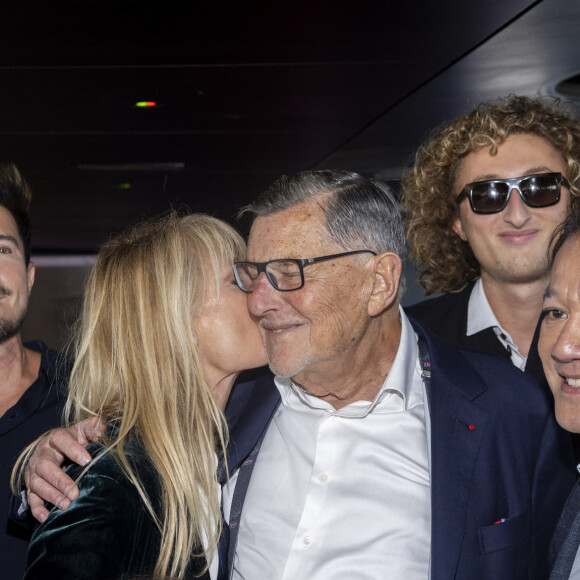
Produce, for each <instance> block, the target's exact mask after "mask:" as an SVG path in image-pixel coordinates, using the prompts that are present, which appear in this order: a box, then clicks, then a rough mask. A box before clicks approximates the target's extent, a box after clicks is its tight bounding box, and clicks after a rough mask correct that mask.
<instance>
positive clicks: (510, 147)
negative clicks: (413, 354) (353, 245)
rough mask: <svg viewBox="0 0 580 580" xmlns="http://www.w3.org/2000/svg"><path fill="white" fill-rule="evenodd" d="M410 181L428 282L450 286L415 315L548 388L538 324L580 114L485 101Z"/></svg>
mask: <svg viewBox="0 0 580 580" xmlns="http://www.w3.org/2000/svg"><path fill="white" fill-rule="evenodd" d="M402 188H403V206H404V208H405V225H406V228H407V237H408V240H409V246H410V248H411V258H412V259H413V261H414V262H415V265H416V267H417V269H418V270H419V272H420V282H421V284H422V285H423V286H424V288H425V292H426V294H436V293H443V295H442V296H439V297H437V298H434V299H431V300H426V301H424V302H421V303H419V304H416V305H414V306H411V307H408V308H407V309H406V310H407V313H408V314H409V315H410V316H412V317H414V318H415V319H416V320H418V321H419V322H421V323H422V324H423V325H425V326H426V327H428V328H429V329H431V330H432V331H433V332H435V333H437V334H439V335H440V336H441V337H442V338H445V339H446V340H450V341H452V342H456V343H459V344H463V345H467V346H470V347H472V348H475V349H478V350H485V351H489V352H495V353H496V354H498V355H500V356H502V357H503V358H505V359H507V360H510V361H511V362H512V363H513V364H514V365H515V366H516V367H518V368H519V369H521V370H522V371H525V372H526V373H528V374H529V375H531V376H533V377H535V378H536V379H537V380H539V381H540V382H542V383H544V384H545V377H544V373H543V370H542V366H541V363H540V360H539V357H538V354H537V332H538V331H537V323H538V319H539V316H540V310H541V306H542V296H543V293H544V290H545V288H546V284H547V283H548V276H549V268H548V259H547V248H548V240H549V239H550V236H551V235H552V232H553V231H554V230H555V228H556V227H557V226H558V225H559V224H561V223H562V221H563V220H564V219H565V217H566V215H567V214H568V212H569V209H570V206H571V203H572V202H573V201H574V200H575V199H577V198H576V196H577V195H578V191H579V188H580V122H579V121H578V119H576V118H575V117H574V116H573V115H572V114H570V113H569V112H567V111H566V110H565V109H564V108H562V107H561V105H560V104H559V103H558V102H557V101H548V100H544V99H541V98H535V99H532V98H527V97H518V96H513V95H512V96H509V97H507V98H505V99H502V100H500V101H499V102H497V103H495V104H491V105H480V106H479V107H478V108H477V109H475V110H474V111H471V112H469V113H467V114H466V115H464V116H462V117H461V118H459V119H457V120H455V121H453V122H451V123H449V124H447V125H445V126H444V127H442V128H439V129H438V130H437V131H436V132H435V133H434V134H433V135H432V136H431V137H430V139H429V140H428V141H427V142H426V143H425V144H424V145H423V146H421V147H420V148H419V150H418V152H417V155H416V159H415V164H414V167H413V168H412V169H411V170H410V171H409V173H408V174H407V176H406V177H405V179H404V180H403V182H402ZM575 203H576V202H575ZM579 450H580V448H579ZM577 455H578V459H579V460H580V453H577Z"/></svg>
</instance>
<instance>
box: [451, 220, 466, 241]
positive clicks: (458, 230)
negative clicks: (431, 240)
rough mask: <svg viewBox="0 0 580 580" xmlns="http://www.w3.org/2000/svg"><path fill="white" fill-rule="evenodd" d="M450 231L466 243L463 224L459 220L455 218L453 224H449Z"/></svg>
mask: <svg viewBox="0 0 580 580" xmlns="http://www.w3.org/2000/svg"><path fill="white" fill-rule="evenodd" d="M451 229H452V230H453V231H454V232H455V233H456V234H457V235H458V236H459V237H460V238H461V239H462V240H463V241H464V242H467V236H466V235H465V231H464V230H463V224H462V223H461V219H460V218H459V216H457V217H456V218H455V219H454V220H453V223H452V224H451Z"/></svg>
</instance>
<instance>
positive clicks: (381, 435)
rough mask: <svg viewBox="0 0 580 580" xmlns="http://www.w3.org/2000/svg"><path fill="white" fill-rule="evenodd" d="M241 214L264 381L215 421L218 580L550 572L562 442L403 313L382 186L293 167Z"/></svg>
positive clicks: (507, 371) (398, 254) (500, 369)
mask: <svg viewBox="0 0 580 580" xmlns="http://www.w3.org/2000/svg"><path fill="white" fill-rule="evenodd" d="M246 209H247V210H248V211H251V212H253V213H254V214H255V216H256V218H255V221H254V223H253V225H252V228H251V232H250V238H249V244H248V261H247V262H241V263H236V264H235V265H234V273H235V275H236V281H237V283H238V285H239V287H240V288H241V289H242V290H244V291H245V292H247V293H248V306H249V309H250V312H251V313H252V314H253V315H254V316H255V317H256V319H257V321H258V323H259V325H260V328H261V330H262V333H263V337H264V344H265V346H266V351H267V354H268V362H269V365H270V368H271V370H272V371H273V373H274V375H275V376H274V377H272V376H271V375H267V376H265V377H263V378H261V379H259V380H257V381H255V382H254V383H252V384H249V385H239V386H238V387H236V389H235V392H234V395H233V396H232V399H231V401H230V403H229V406H228V409H227V413H228V418H229V422H230V428H231V437H230V450H229V466H230V470H229V474H230V478H229V480H228V482H227V483H226V484H225V485H224V488H223V507H224V518H225V521H226V522H227V525H226V526H224V534H223V545H222V546H220V548H221V549H220V556H223V557H221V558H220V564H221V576H222V577H232V578H236V579H238V578H245V579H257V578H268V579H271V578H291V579H303V578H308V579H324V580H327V579H330V578H392V579H394V580H399V579H401V578H405V579H408V580H411V579H419V578H421V579H428V578H431V579H433V580H440V579H441V580H448V579H451V578H465V579H469V580H473V579H475V578H506V579H519V578H545V577H546V576H547V546H548V542H549V538H550V536H551V534H552V532H553V529H554V526H555V522H556V519H557V517H558V514H559V512H560V510H561V507H562V504H563V499H564V498H565V496H566V494H567V493H568V491H569V489H570V488H571V487H572V485H573V474H572V473H571V472H570V470H569V469H568V467H567V465H569V464H570V462H571V460H570V457H569V453H570V452H571V450H570V447H569V439H568V438H567V437H565V438H562V435H565V434H564V433H563V432H561V431H560V430H559V428H558V427H557V425H556V424H555V420H554V418H553V417H552V415H551V413H550V407H549V403H548V400H547V396H546V394H545V393H544V392H543V391H542V390H541V388H540V387H539V386H538V385H537V384H536V383H535V382H533V381H531V379H528V378H526V377H525V376H524V375H523V373H521V372H519V371H517V370H516V369H513V368H512V367H511V366H510V365H509V364H508V363H506V362H504V361H502V360H500V359H498V358H497V357H494V356H492V355H486V354H482V353H476V352H473V351H469V350H467V349H461V348H459V347H457V346H453V345H451V344H448V343H445V342H442V341H441V340H440V339H437V338H435V337H434V336H433V335H431V334H430V333H428V332H427V331H425V330H424V329H422V328H421V327H420V326H418V325H413V324H412V323H411V322H410V321H409V319H408V318H407V317H406V315H405V314H404V312H403V311H402V309H401V308H400V306H399V297H400V294H401V292H402V289H403V286H404V281H402V280H401V272H402V259H403V258H404V256H405V238H404V234H403V228H402V223H401V218H400V215H399V211H398V208H397V204H396V202H395V200H394V198H393V196H392V194H391V192H390V190H389V189H388V188H387V186H386V185H384V184H383V183H381V182H380V181H377V180H373V179H366V178H364V177H362V176H360V175H357V174H355V173H350V172H346V171H306V172H302V173H299V174H297V175H295V176H291V177H286V176H283V177H282V178H280V179H279V180H277V181H276V182H275V183H274V184H273V185H272V186H271V187H270V188H269V190H268V191H266V192H265V194H264V195H263V196H262V197H260V198H259V199H257V200H256V202H254V203H253V204H252V205H251V206H249V207H248V208H246ZM226 555H227V557H226Z"/></svg>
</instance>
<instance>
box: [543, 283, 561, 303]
mask: <svg viewBox="0 0 580 580" xmlns="http://www.w3.org/2000/svg"><path fill="white" fill-rule="evenodd" d="M556 296H558V291H557V290H556V289H555V288H552V286H548V287H547V288H546V291H545V292H544V296H542V299H543V300H546V299H547V298H555V297H556Z"/></svg>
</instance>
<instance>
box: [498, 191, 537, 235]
mask: <svg viewBox="0 0 580 580" xmlns="http://www.w3.org/2000/svg"><path fill="white" fill-rule="evenodd" d="M502 213H503V219H504V221H506V222H508V223H510V224H511V225H513V226H514V227H516V228H521V227H522V226H524V225H525V224H526V222H527V221H528V220H529V219H530V217H531V213H530V208H529V207H528V206H527V205H526V203H525V202H524V200H523V199H522V196H521V195H520V192H519V191H518V190H517V189H515V188H514V189H512V190H511V193H510V199H509V201H508V204H507V206H506V207H505V209H504V210H503V212H502Z"/></svg>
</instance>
